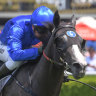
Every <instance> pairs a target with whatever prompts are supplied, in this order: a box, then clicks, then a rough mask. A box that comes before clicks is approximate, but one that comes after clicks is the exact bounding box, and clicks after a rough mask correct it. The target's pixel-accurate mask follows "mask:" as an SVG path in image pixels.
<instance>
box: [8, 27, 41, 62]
mask: <svg viewBox="0 0 96 96" xmlns="http://www.w3.org/2000/svg"><path fill="white" fill-rule="evenodd" d="M10 31H11V32H10V33H11V34H10V37H9V39H8V45H7V47H8V53H9V55H10V57H11V58H12V59H13V60H14V61H23V60H32V59H36V58H37V57H38V56H39V53H38V48H30V49H24V50H23V49H22V41H21V38H22V36H23V34H24V32H23V29H22V28H20V27H18V26H15V27H13V28H11V29H10Z"/></svg>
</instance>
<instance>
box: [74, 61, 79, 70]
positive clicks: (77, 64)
mask: <svg viewBox="0 0 96 96" xmlns="http://www.w3.org/2000/svg"><path fill="white" fill-rule="evenodd" d="M73 66H74V67H76V68H78V69H79V68H81V65H80V64H79V63H78V62H76V63H73Z"/></svg>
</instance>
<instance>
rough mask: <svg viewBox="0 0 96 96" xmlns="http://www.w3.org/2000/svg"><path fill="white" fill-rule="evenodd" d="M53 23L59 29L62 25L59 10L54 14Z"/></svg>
mask: <svg viewBox="0 0 96 96" xmlns="http://www.w3.org/2000/svg"><path fill="white" fill-rule="evenodd" d="M53 23H54V25H55V27H58V25H59V24H60V16H59V13H58V10H57V11H56V12H55V13H54V18H53Z"/></svg>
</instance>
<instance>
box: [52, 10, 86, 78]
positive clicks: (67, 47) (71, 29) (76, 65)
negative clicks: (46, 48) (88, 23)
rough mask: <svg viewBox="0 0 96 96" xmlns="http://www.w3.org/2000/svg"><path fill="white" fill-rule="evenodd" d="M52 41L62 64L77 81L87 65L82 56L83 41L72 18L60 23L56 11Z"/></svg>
mask: <svg viewBox="0 0 96 96" xmlns="http://www.w3.org/2000/svg"><path fill="white" fill-rule="evenodd" d="M53 22H54V25H55V31H54V38H55V39H54V41H55V43H56V48H57V50H58V52H59V54H60V56H61V58H62V60H63V61H64V62H67V64H68V65H69V69H70V71H71V72H72V74H73V76H74V78H76V79H79V78H81V77H83V76H84V74H85V66H86V65H87V63H86V61H85V58H84V56H83V54H82V46H81V45H82V43H83V39H82V38H81V37H80V36H79V35H78V34H77V33H76V30H75V24H76V20H75V18H74V16H72V18H71V19H70V22H64V21H60V16H59V14H58V11H56V12H55V14H54V20H53Z"/></svg>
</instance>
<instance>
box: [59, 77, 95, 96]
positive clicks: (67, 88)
mask: <svg viewBox="0 0 96 96" xmlns="http://www.w3.org/2000/svg"><path fill="white" fill-rule="evenodd" d="M69 78H72V79H73V77H72V76H69ZM79 81H82V82H84V83H88V84H90V85H92V86H94V87H96V76H95V75H93V76H85V77H84V78H82V79H80V80H79ZM60 96H96V91H94V90H93V89H91V88H89V87H88V86H85V85H83V84H80V83H77V82H74V81H70V82H67V83H63V84H62V88H61V93H60Z"/></svg>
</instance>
